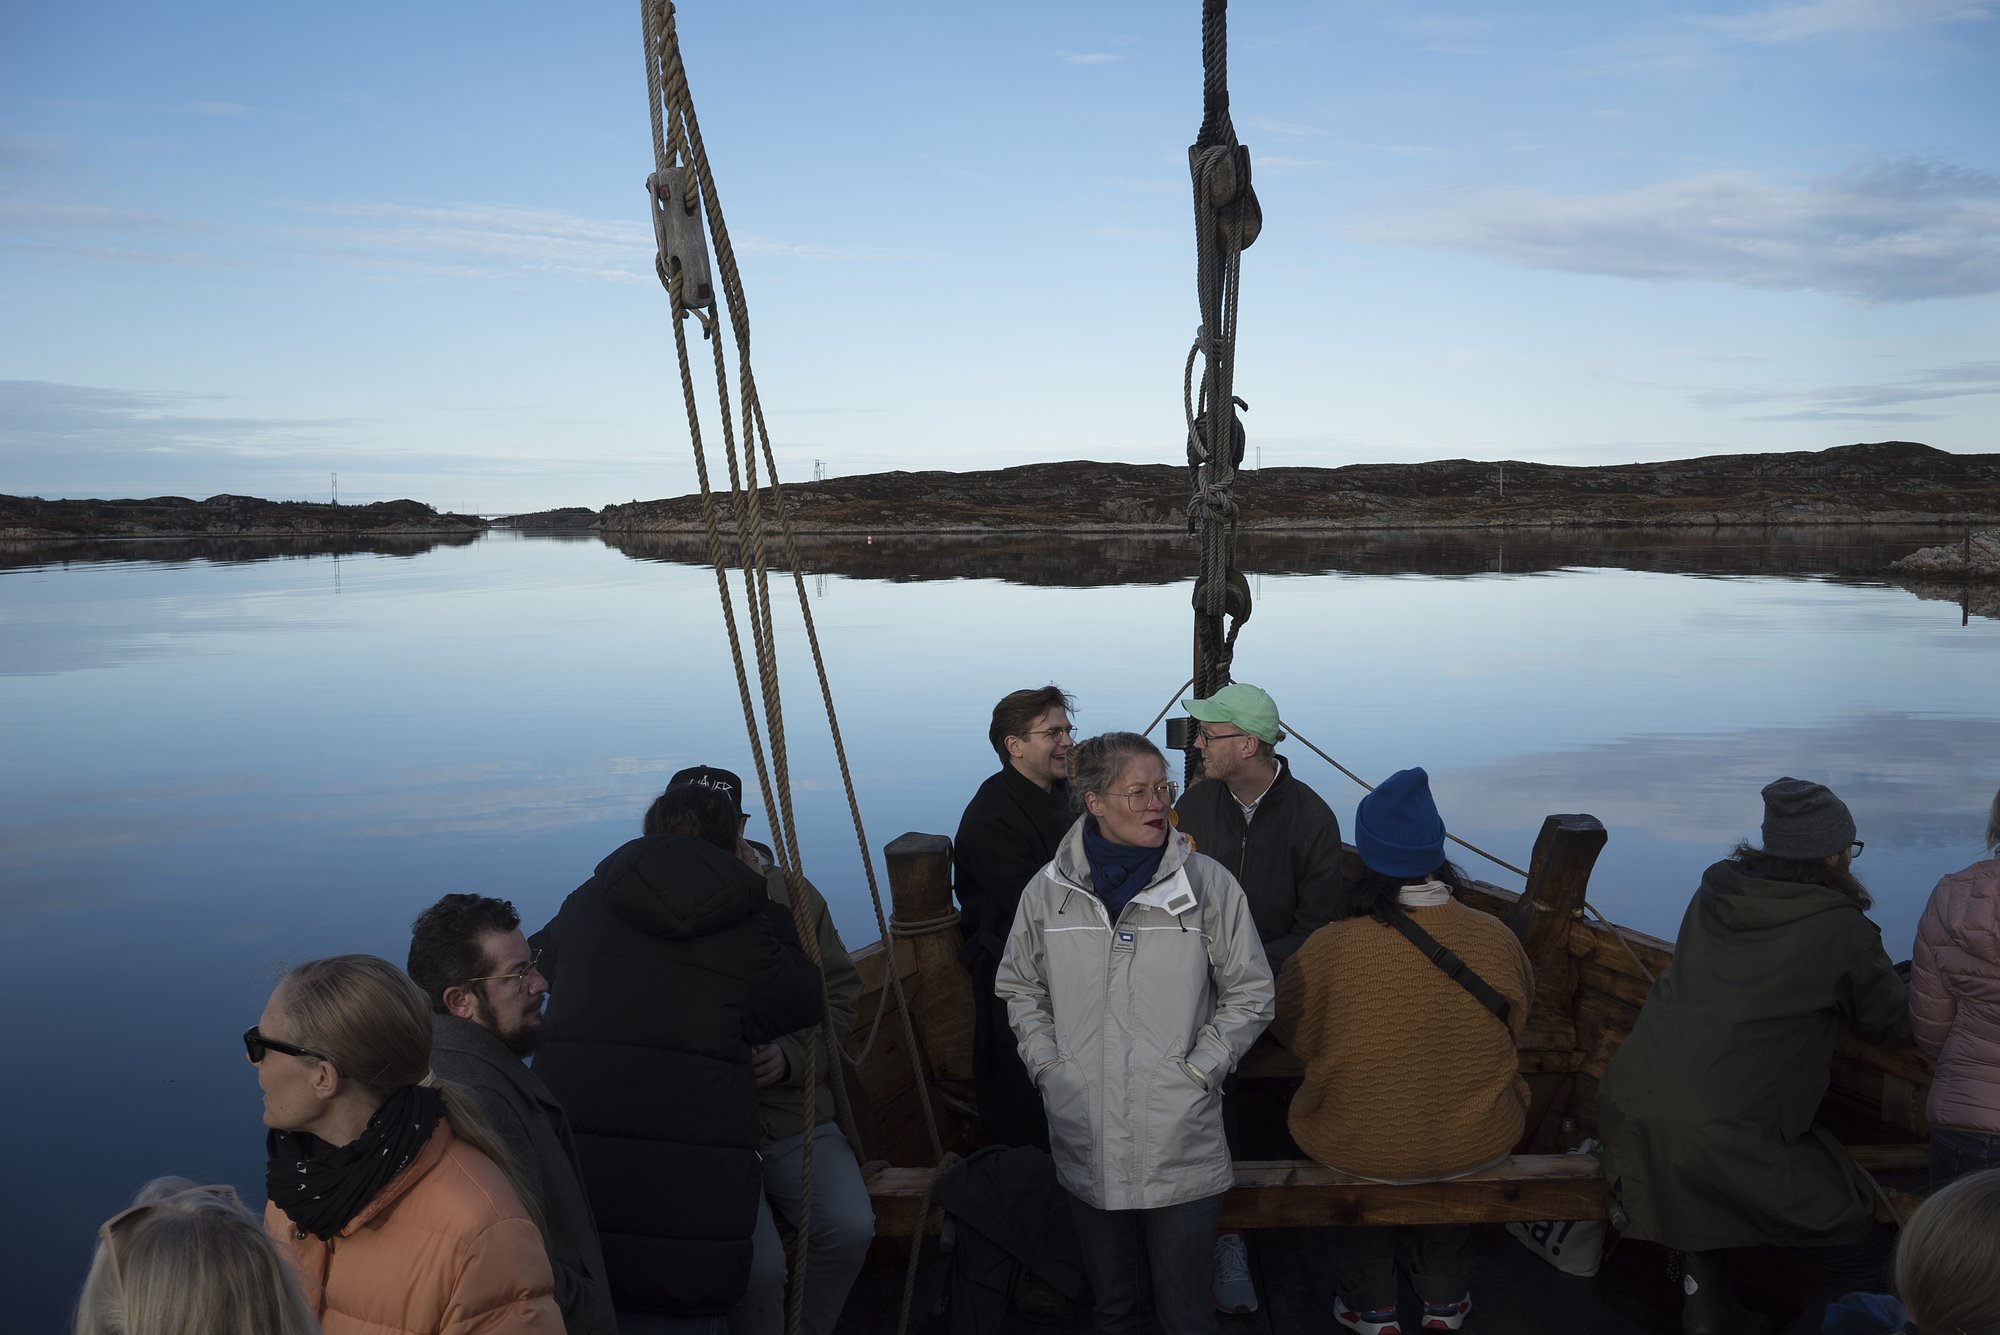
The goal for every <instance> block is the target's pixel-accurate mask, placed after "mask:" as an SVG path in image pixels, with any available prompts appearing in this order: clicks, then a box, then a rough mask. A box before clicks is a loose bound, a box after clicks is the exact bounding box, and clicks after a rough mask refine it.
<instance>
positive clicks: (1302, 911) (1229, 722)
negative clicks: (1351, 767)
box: [1174, 681, 1341, 1313]
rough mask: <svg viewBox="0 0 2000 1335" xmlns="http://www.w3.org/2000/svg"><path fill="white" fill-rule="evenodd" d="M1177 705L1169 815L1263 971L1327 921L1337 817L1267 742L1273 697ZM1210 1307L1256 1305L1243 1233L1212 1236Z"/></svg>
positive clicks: (1246, 690)
mask: <svg viewBox="0 0 2000 1335" xmlns="http://www.w3.org/2000/svg"><path fill="white" fill-rule="evenodd" d="M1181 704H1182V705H1183V706H1184V707H1185V708H1186V709H1187V711H1188V713H1190V714H1192V715H1193V716H1194V717H1195V718H1196V719H1197V720H1198V721H1199V722H1200V724H1201V727H1200V729H1199V730H1198V731H1197V732H1196V734H1195V747H1196V749H1198V750H1199V751H1200V752H1201V769H1202V777H1201V781H1200V782H1198V783H1196V784H1194V785H1193V786H1192V787H1190V788H1189V789H1188V790H1187V792H1185V793H1183V794H1182V795H1181V800H1180V801H1179V802H1177V803H1175V804H1174V815H1175V817H1176V823H1177V824H1178V825H1179V827H1180V829H1181V831H1182V833H1184V834H1186V835H1187V836H1188V837H1189V838H1191V839H1193V840H1194V846H1195V849H1196V850H1197V851H1198V852H1202V853H1206V854H1208V856H1210V857H1212V858H1214V859H1215V860H1216V861H1217V862H1220V863H1221V864H1222V865H1223V866H1224V867H1227V868H1228V869H1229V874H1230V875H1231V876H1234V877H1235V878H1236V881H1237V884H1239V885H1241V886H1242V887H1243V896H1244V898H1246V899H1248V900H1249V901H1250V916H1251V917H1252V918H1253V919H1254V920H1255V921H1256V923H1257V936H1258V938H1259V939H1260V940H1261V941H1262V942H1263V943H1264V958H1265V959H1266V960H1267V961H1268V962H1269V963H1270V965H1271V976H1272V977H1273V978H1276V977H1277V976H1278V975H1279V974H1280V973H1282V972H1283V971H1284V968H1285V961H1286V960H1288V959H1290V958H1291V957H1292V955H1293V954H1294V952H1296V951H1297V950H1298V948H1299V947H1300V946H1302V945H1304V944H1305V943H1306V938H1307V937H1309V936H1311V935H1312V934H1313V933H1314V932H1316V931H1318V930H1319V929H1320V928H1322V927H1324V926H1325V925H1326V924H1327V923H1328V922H1329V921H1331V920H1332V918H1333V914H1334V910H1335V908H1336V907H1337V902H1336V901H1337V900H1338V897H1339V895H1340V863H1341V844H1340V818H1339V817H1337V816H1335V815H1334V814H1333V808H1332V807H1329V806H1328V805H1327V804H1326V802H1325V801H1324V800H1323V799H1322V798H1321V797H1320V795H1319V794H1318V793H1316V792H1314V791H1313V790H1312V789H1310V788H1308V787H1307V786H1306V785H1305V784H1304V783H1302V782H1300V781H1299V780H1297V779H1295V778H1293V777H1292V771H1291V767H1290V766H1288V765H1287V764H1286V763H1285V760H1284V758H1283V757H1282V756H1280V755H1278V754H1277V752H1276V750H1275V749H1274V748H1275V747H1276V745H1277V743H1278V742H1279V741H1280V740H1282V739H1283V737H1284V733H1283V731H1282V730H1281V729H1280V728H1279V727H1278V705H1277V702H1276V701H1274V700H1272V699H1271V697H1270V696H1269V695H1268V694H1266V693H1265V692H1264V691H1262V690H1260V689H1259V688H1257V687H1255V686H1252V685H1250V684H1249V683H1247V682H1240V681H1239V682H1232V683H1231V684H1230V685H1227V686H1224V687H1223V688H1222V689H1220V690H1218V691H1217V692H1216V693H1215V694H1214V695H1211V696H1209V697H1207V698H1206V699H1194V700H1183V701H1181ZM1224 1090H1225V1098H1227V1099H1228V1101H1227V1102H1225V1103H1224V1105H1223V1116H1224V1125H1225V1127H1226V1128H1227V1130H1228V1134H1229V1148H1230V1152H1231V1153H1232V1154H1240V1153H1242V1151H1243V1145H1242V1142H1241V1138H1240V1132H1239V1129H1238V1118H1237V1109H1236V1104H1235V1100H1234V1098H1233V1097H1232V1096H1233V1094H1234V1082H1233V1081H1232V1082H1231V1083H1230V1084H1229V1085H1226V1086H1224ZM1215 1305H1216V1307H1217V1308H1218V1309H1220V1310H1221V1311H1224V1312H1239V1313H1240V1312H1254V1311H1256V1310H1257V1290H1256V1286H1255V1285H1254V1284H1253V1283H1252V1281H1251V1279H1250V1266H1249V1254H1248V1251H1247V1250H1246V1247H1245V1244H1244V1241H1243V1236H1242V1235H1241V1234H1240V1233H1236V1232H1233V1231H1231V1232H1225V1233H1223V1234H1222V1235H1221V1236H1220V1237H1219V1238H1218V1239H1217V1240H1216V1250H1215Z"/></svg>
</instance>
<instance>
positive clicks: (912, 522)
mask: <svg viewBox="0 0 2000 1335" xmlns="http://www.w3.org/2000/svg"><path fill="white" fill-rule="evenodd" d="M1187 499H1188V472H1187V470H1186V469H1185V468H1177V467H1172V466H1169V465H1164V464H1113V463H1088V462H1083V463H1056V464H1026V465H1022V466H1020V467H1016V468H1002V469H992V470H987V471H983V472H969V473H950V472H944V471H928V472H914V473H912V472H895V473H873V474H868V475H865V476H860V477H843V478H830V479H828V480H826V481H823V482H794V483H787V484H786V486H785V507H786V510H787V512H788V513H789V515H790V517H791V521H792V524H793V527H794V528H795V529H797V530H798V531H800V532H805V533H813V532H853V531H866V532H870V533H896V532H902V533H1019V532H1032V531H1036V530H1052V531H1074V532H1095V533H1165V532H1178V531H1182V530H1184V529H1185V527H1186V506H1187ZM1236 499H1237V503H1238V505H1239V507H1240V509H1241V512H1242V517H1241V520H1240V523H1241V526H1242V527H1243V528H1244V529H1248V530H1261V531H1270V532H1279V531H1291V532H1311V531H1316V530H1349V529H1352V530H1364V529H1380V528H1401V529H1407V528H1490V527H1514V526H1532V527H1539V526H1551V525H1553V526H1562V527H1571V526H1574V527H1590V526H1606V525H1609V526H1619V525H1645V526H1655V525H1659V526H1696V525H1715V524H1721V525H1746V524H1747V525H1762V524H1853V523H1969V524H1977V525H1984V524H1991V523H2000V455H1995V454H1971V455H1968V454H1948V453H1946V452H1945V451H1943V450H1937V449H1933V448H1931V447H1930V446H1928V445H1919V444H1916V443H1914V442H1911V441H1882V442H1879V443H1876V444H1862V445H1842V446H1838V447H1836V448H1833V449H1827V450H1817V451H1799V452H1795V453H1789V454H1724V455H1714V456H1711V457H1708V458H1701V459H1681V460H1674V461H1672V462H1668V463H1651V464H1608V465H1592V466H1585V467H1562V466H1559V465H1556V464H1536V463H1521V462H1516V461H1508V462H1505V463H1494V462H1486V461H1474V460H1469V459H1445V460H1439V461H1436V462H1433V463H1420V464H1352V465H1349V466H1347V467H1345V468H1267V469H1262V470H1252V471H1246V472H1244V473H1242V474H1241V475H1239V477H1238V479H1237V484H1236ZM598 527H599V528H600V529H601V530H603V531H604V532H606V533H696V532H700V531H701V530H702V520H701V501H700V498H699V497H698V496H680V497H676V498H674V499H672V500H660V501H635V502H633V503H631V504H628V505H613V506H608V507H606V508H605V509H604V511H603V512H602V513H601V514H600V516H599V518H598Z"/></svg>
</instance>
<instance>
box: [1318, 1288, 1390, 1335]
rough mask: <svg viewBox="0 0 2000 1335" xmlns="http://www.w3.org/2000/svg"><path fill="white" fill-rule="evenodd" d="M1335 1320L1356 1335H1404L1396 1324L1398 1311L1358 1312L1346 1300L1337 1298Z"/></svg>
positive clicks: (1383, 1309) (1385, 1308)
mask: <svg viewBox="0 0 2000 1335" xmlns="http://www.w3.org/2000/svg"><path fill="white" fill-rule="evenodd" d="M1333 1319H1334V1320H1335V1321H1338V1322H1339V1323H1340V1324H1341V1325H1343V1326H1345V1327H1347V1328H1348V1329H1349V1330H1351V1331H1354V1332H1356V1335H1403V1328H1402V1327H1401V1326H1400V1325H1398V1324H1397V1323H1396V1309H1395V1308H1393V1307H1380V1308H1377V1309H1375V1310H1374V1311H1372V1312H1357V1311H1355V1310H1354V1309H1353V1308H1352V1307H1349V1306H1348V1305H1347V1302H1346V1300H1345V1299H1343V1298H1340V1297H1339V1296H1337V1295H1336V1296H1335V1298H1334V1300H1333Z"/></svg>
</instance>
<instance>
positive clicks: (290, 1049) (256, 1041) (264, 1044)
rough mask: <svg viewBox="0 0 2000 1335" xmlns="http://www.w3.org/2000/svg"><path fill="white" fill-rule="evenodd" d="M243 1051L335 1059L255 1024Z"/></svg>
mask: <svg viewBox="0 0 2000 1335" xmlns="http://www.w3.org/2000/svg"><path fill="white" fill-rule="evenodd" d="M243 1051H244V1052H245V1053H246V1054H248V1056H249V1058H250V1060H251V1061H253V1062H260V1061H263V1060H264V1054H265V1053H266V1052H282V1053H284V1054H285V1055H286V1056H287V1057H312V1058H314V1059H316V1060H318V1061H323V1062H330V1061H332V1060H333V1058H331V1057H329V1056H327V1055H326V1054H325V1053H324V1052H311V1051H308V1050H307V1049H305V1048H302V1047H299V1046H297V1045H296V1044H292V1043H281V1042H279V1041H278V1040H277V1039H275V1038H266V1037H264V1036H263V1035H262V1034H260V1033H258V1032H257V1026H256V1025H254V1024H253V1025H251V1026H250V1027H249V1028H248V1029H245V1030H244V1031H243ZM135 1208H136V1207H135Z"/></svg>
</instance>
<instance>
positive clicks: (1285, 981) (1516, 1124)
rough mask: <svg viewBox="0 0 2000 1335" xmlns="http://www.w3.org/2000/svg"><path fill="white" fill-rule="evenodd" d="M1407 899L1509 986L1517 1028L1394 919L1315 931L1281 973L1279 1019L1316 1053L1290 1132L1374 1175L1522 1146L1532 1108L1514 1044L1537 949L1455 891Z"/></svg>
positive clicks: (1495, 982)
mask: <svg viewBox="0 0 2000 1335" xmlns="http://www.w3.org/2000/svg"><path fill="white" fill-rule="evenodd" d="M1408 912H1409V915H1410V917H1411V918H1412V919H1413V920H1414V921H1415V922H1416V924H1417V925H1418V926H1419V927H1422V928H1423V929H1424V930H1425V931H1427V932H1429V933H1430V934H1431V935H1432V936H1434V937H1436V938H1437V939H1438V940H1439V941H1441V942H1443V943H1444V944H1445V945H1447V946H1449V947H1450V948H1451V949H1452V950H1453V951H1454V952H1456V953H1457V955H1458V957H1459V958H1460V959H1462V960H1464V961H1465V962H1466V963H1467V964H1468V965H1470V966H1471V967H1472V969H1473V971H1474V972H1476V973H1477V974H1478V975H1479V976H1480V977H1481V978H1484V979H1485V980H1486V981H1487V983H1488V984H1489V985H1491V986H1492V987H1493V989H1494V990H1495V991H1497V992H1499V993H1500V995H1501V996H1503V997H1505V998H1507V1000H1508V1002H1509V1003H1510V1006H1511V1010H1510V1014H1509V1020H1510V1023H1511V1027H1512V1031H1511V1032H1510V1031H1509V1027H1508V1026H1505V1025H1502V1024H1501V1023H1500V1021H1499V1020H1498V1019H1497V1018H1495V1017H1494V1015H1493V1013H1492V1012H1491V1011H1488V1010H1487V1009H1486V1008H1485V1007H1483V1006H1481V1005H1480V1004H1479V1003H1478V1002H1477V1001H1475V1000H1473V998H1472V994H1471V993H1469V992H1467V991H1466V990H1465V989H1464V988H1462V987H1460V986H1459V985H1458V984H1457V983H1455V982H1453V981H1452V980H1451V979H1450V978H1448V977H1446V976H1445V974H1444V971H1443V970H1441V969H1439V968H1438V967H1437V966H1436V965H1434V964H1432V963H1431V962H1430V960H1428V959H1426V958H1425V957H1424V955H1423V954H1422V953H1421V952H1420V951H1418V949H1417V948H1416V947H1415V946H1413V945H1411V944H1410V942H1409V941H1407V940H1405V939H1404V938H1403V936H1402V935H1400V934H1399V933H1398V932H1397V931H1396V930H1395V929H1394V928H1391V927H1388V926H1385V925H1384V924H1382V923H1379V922H1377V921H1375V920H1374V919H1373V918H1347V919H1344V920H1342V921H1340V922H1334V923H1329V924H1327V925H1326V926H1325V927H1322V928H1320V929H1319V930H1318V931H1317V932H1314V933H1313V935H1312V937H1311V938H1310V939H1309V940H1307V942H1306V943H1305V945H1304V946H1302V947H1301V948H1300V949H1299V952H1298V953H1297V954H1296V955H1294V956H1292V958H1291V960H1290V961H1289V962H1288V963H1287V964H1286V965H1285V971H1284V974H1283V976H1282V977H1281V978H1280V979H1279V980H1278V1017H1277V1020H1276V1022H1275V1023H1274V1025H1273V1026H1272V1029H1273V1032H1274V1033H1276V1034H1277V1035H1278V1037H1279V1039H1280V1041H1282V1042H1283V1043H1284V1044H1285V1045H1286V1046H1287V1047H1289V1048H1290V1049H1291V1050H1292V1051H1293V1052H1295V1053H1297V1054H1298V1055H1299V1056H1300V1057H1301V1058H1303V1059H1304V1061H1305V1064H1306V1075H1305V1083H1304V1084H1303V1085H1302V1086H1300V1088H1299V1092H1298V1093H1297V1094H1296V1095H1294V1096H1293V1098H1292V1109H1291V1116H1290V1119H1289V1122H1290V1126H1291V1130H1292V1138H1293V1139H1294V1140H1296V1141H1297V1142H1298V1144H1299V1147H1300V1148H1301V1149H1303V1150H1304V1151H1305V1152H1306V1153H1307V1154H1310V1155H1311V1156H1312V1157H1313V1158H1315V1159H1317V1160H1318V1161H1319V1162H1321V1163H1323V1164H1325V1165H1327V1166H1328V1167H1330V1168H1337V1169H1339V1170H1341V1171H1342V1172H1347V1173H1355V1174H1359V1175H1361V1176H1364V1177H1373V1178H1386V1179H1391V1180H1404V1179H1422V1178H1438V1177H1449V1176H1452V1175H1454V1174H1457V1173H1462V1172H1466V1171H1468V1170H1470V1169H1473V1168H1478V1167H1480V1166H1481V1165H1484V1164H1487V1163H1490V1162H1492V1161H1493V1160H1495V1159H1498V1158H1500V1157H1501V1156H1502V1155H1505V1154H1507V1153H1509V1152H1511V1151H1512V1150H1513V1148H1514V1144H1515V1142H1516V1141H1518V1140H1519V1139H1520V1138H1521V1130H1522V1126H1523V1124H1524V1122H1525V1120H1526V1117H1527V1108H1528V1084H1527V1082H1526V1081H1525V1080H1523V1079H1522V1078H1521V1077H1520V1074H1519V1073H1518V1071H1517V1069H1516V1065H1515V1056H1514V1038H1515V1036H1516V1035H1518V1034H1519V1033H1520V1031H1521V1028H1522V1026H1523V1025H1525V1024H1526V1023H1527V1019H1528V1000H1529V998H1530V997H1531V996H1532V995H1533V994H1534V990H1535V985H1534V975H1533V971H1532V970H1531V969H1530V967H1529V964H1528V956H1527V953H1526V952H1525V951H1523V950H1522V949H1521V943H1520V942H1519V941H1517V940H1516V939H1515V938H1514V934H1513V933H1512V932H1511V931H1509V930H1508V929H1507V926H1506V924H1504V923H1502V922H1501V921H1500V920H1499V919H1498V918H1495V917H1493V916H1492V915H1490V914H1486V913H1481V912H1480V911H1479V910H1477V909H1471V908H1467V907H1465V906H1464V905H1463V904H1459V903H1457V902H1456V901H1449V902H1446V903H1444V904H1440V905H1436V906H1433V907H1425V908H1417V909H1410V910H1408Z"/></svg>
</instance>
